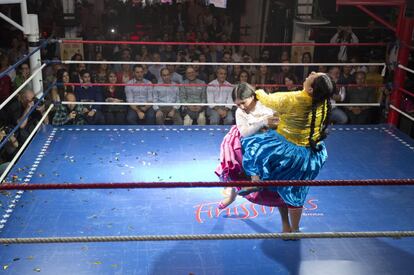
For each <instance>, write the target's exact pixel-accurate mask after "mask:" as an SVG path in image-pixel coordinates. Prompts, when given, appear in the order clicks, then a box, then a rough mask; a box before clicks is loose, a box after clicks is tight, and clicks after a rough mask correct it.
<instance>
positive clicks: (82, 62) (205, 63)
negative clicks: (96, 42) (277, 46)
mask: <svg viewBox="0 0 414 275" xmlns="http://www.w3.org/2000/svg"><path fill="white" fill-rule="evenodd" d="M62 63H63V64H117V65H122V64H130V65H136V64H140V65H167V64H172V65H185V66H194V65H199V66H204V65H211V66H237V65H238V66H338V67H339V66H386V64H385V63H232V62H229V63H225V62H152V61H85V60H81V61H79V60H63V61H62Z"/></svg>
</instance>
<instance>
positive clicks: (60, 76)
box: [51, 69, 73, 102]
mask: <svg viewBox="0 0 414 275" xmlns="http://www.w3.org/2000/svg"><path fill="white" fill-rule="evenodd" d="M56 83H60V85H58V86H55V87H53V88H52V91H51V95H52V101H55V102H60V101H63V100H64V99H65V95H66V94H67V93H73V87H72V86H67V85H63V84H65V83H69V73H68V71H67V70H66V69H59V70H58V71H57V72H56Z"/></svg>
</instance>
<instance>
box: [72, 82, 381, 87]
mask: <svg viewBox="0 0 414 275" xmlns="http://www.w3.org/2000/svg"><path fill="white" fill-rule="evenodd" d="M64 85H65V86H144V87H145V86H150V87H157V86H161V87H169V86H174V87H234V86H235V85H226V84H222V85H216V84H196V83H188V84H179V83H177V84H166V83H157V84H153V83H88V84H87V85H85V84H84V83H64ZM252 86H260V87H286V85H284V84H254V85H252ZM292 86H294V87H302V85H292ZM336 87H345V88H346V87H374V88H379V87H384V84H364V85H359V84H347V85H336Z"/></svg>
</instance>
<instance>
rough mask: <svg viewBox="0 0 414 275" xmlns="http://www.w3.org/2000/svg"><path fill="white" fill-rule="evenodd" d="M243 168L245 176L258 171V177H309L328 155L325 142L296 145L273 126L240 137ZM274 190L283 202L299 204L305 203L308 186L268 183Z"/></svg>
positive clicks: (263, 178)
mask: <svg viewBox="0 0 414 275" xmlns="http://www.w3.org/2000/svg"><path fill="white" fill-rule="evenodd" d="M241 143H242V149H243V169H244V171H245V173H246V174H247V175H248V176H253V175H258V176H260V178H261V179H262V180H313V179H315V178H316V176H317V175H318V173H319V171H320V169H321V168H322V166H323V165H324V164H325V162H326V159H327V157H328V154H327V151H326V147H325V144H324V143H323V142H320V143H319V145H318V146H320V150H319V151H317V152H314V151H312V150H311V149H310V147H305V146H299V145H296V144H294V143H292V142H290V141H288V140H286V138H285V137H283V136H282V135H280V134H279V133H277V132H276V131H274V130H269V131H266V132H264V133H258V134H255V135H253V136H249V137H246V138H242V139H241ZM269 189H271V190H272V191H277V192H278V193H279V195H280V197H281V198H282V199H283V200H284V201H285V203H286V204H288V205H291V206H295V207H300V206H303V204H304V203H305V199H306V196H307V194H308V191H309V186H281V187H270V188H269Z"/></svg>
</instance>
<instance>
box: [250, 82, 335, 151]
mask: <svg viewBox="0 0 414 275" xmlns="http://www.w3.org/2000/svg"><path fill="white" fill-rule="evenodd" d="M256 96H257V98H258V99H259V101H260V102H261V103H262V104H263V105H265V106H267V107H269V108H271V109H273V110H274V111H276V112H277V115H278V116H279V120H280V121H279V125H278V126H277V130H276V131H277V132H278V133H279V134H281V135H282V136H284V137H285V138H286V139H287V140H288V141H290V142H293V143H295V144H296V145H299V146H309V135H310V124H311V117H312V97H311V96H310V95H309V94H308V93H307V92H305V91H298V92H277V93H274V94H267V93H266V92H265V91H263V90H257V91H256ZM322 108H323V106H322V105H320V106H318V108H317V110H316V119H315V129H314V134H313V140H317V139H318V138H319V136H320V128H321V126H322ZM326 112H327V105H326V103H325V114H324V117H325V116H326Z"/></svg>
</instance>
